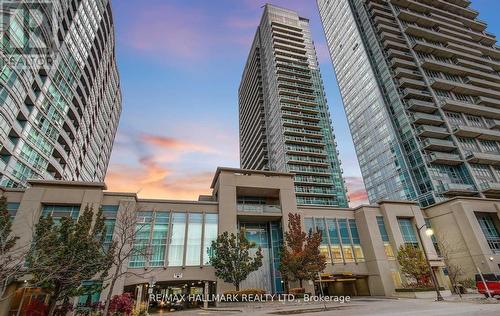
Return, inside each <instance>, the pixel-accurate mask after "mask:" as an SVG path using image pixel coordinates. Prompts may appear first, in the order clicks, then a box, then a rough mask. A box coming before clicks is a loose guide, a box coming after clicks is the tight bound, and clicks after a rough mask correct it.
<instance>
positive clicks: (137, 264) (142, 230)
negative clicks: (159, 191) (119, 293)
mask: <svg viewBox="0 0 500 316" xmlns="http://www.w3.org/2000/svg"><path fill="white" fill-rule="evenodd" d="M152 216H153V212H137V224H136V226H135V231H136V232H135V234H136V235H135V241H134V246H133V247H134V248H135V250H134V253H133V255H132V257H131V258H130V261H129V267H131V268H142V267H145V266H146V255H145V254H146V250H147V247H148V244H149V235H150V233H151V221H152Z"/></svg>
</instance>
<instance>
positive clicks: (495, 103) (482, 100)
mask: <svg viewBox="0 0 500 316" xmlns="http://www.w3.org/2000/svg"><path fill="white" fill-rule="evenodd" d="M499 90H500V89H499ZM476 103H477V104H482V105H487V106H491V107H494V108H500V100H498V99H492V98H488V97H483V96H479V97H477V98H476Z"/></svg>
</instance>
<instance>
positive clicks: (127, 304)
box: [109, 293, 134, 315]
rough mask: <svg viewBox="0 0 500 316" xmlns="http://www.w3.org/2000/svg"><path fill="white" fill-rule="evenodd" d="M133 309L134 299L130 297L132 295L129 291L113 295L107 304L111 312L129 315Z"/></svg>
mask: <svg viewBox="0 0 500 316" xmlns="http://www.w3.org/2000/svg"><path fill="white" fill-rule="evenodd" d="M133 309H134V300H133V299H132V295H131V294H130V293H123V294H121V295H115V296H113V298H112V299H111V303H110V306H109V310H110V312H112V313H113V314H117V313H119V314H125V315H129V314H130V313H131V312H132V310H133Z"/></svg>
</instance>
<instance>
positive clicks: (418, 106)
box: [405, 99, 437, 113]
mask: <svg viewBox="0 0 500 316" xmlns="http://www.w3.org/2000/svg"><path fill="white" fill-rule="evenodd" d="M405 104H406V108H407V109H408V110H412V111H416V112H424V113H433V112H435V111H436V110H437V107H436V105H434V103H432V102H426V101H421V100H415V99H413V100H409V101H406V102H405Z"/></svg>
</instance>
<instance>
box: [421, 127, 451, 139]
mask: <svg viewBox="0 0 500 316" xmlns="http://www.w3.org/2000/svg"><path fill="white" fill-rule="evenodd" d="M417 133H418V136H420V137H432V138H447V137H448V136H450V133H449V132H448V130H447V129H446V128H444V127H437V126H431V125H420V126H418V127H417Z"/></svg>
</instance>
